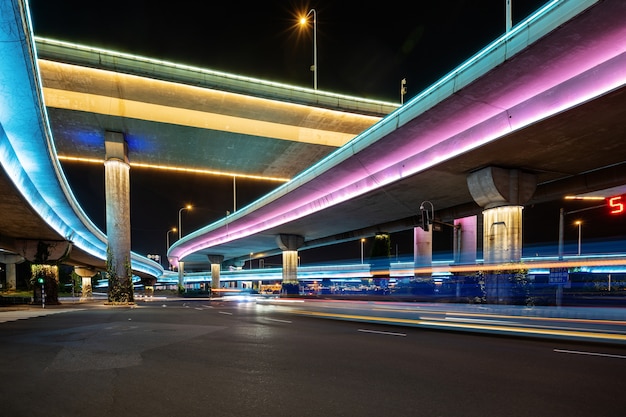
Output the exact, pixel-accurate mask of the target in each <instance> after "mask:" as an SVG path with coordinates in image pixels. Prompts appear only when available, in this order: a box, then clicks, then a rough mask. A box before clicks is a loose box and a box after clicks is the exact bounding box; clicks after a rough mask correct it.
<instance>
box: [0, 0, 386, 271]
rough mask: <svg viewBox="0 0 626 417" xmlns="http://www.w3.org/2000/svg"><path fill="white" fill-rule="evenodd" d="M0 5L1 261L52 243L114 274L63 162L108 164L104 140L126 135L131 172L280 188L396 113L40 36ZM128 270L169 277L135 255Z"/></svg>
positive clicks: (75, 259) (23, 12) (21, 6)
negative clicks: (260, 182)
mask: <svg viewBox="0 0 626 417" xmlns="http://www.w3.org/2000/svg"><path fill="white" fill-rule="evenodd" d="M0 7H1V9H0V10H1V11H2V15H1V16H2V17H1V19H2V32H1V33H0V36H2V45H3V46H2V56H3V59H2V62H1V63H0V65H1V68H0V69H1V73H2V79H1V80H0V85H1V86H2V91H1V93H2V94H1V97H0V100H2V102H1V103H0V110H1V111H0V117H1V119H0V127H1V133H2V154H1V155H2V160H1V162H2V168H3V175H1V176H0V192H2V195H3V199H2V202H1V203H0V204H1V209H2V216H0V248H1V249H2V252H1V255H2V259H0V261H2V262H6V263H11V262H12V261H13V260H16V259H18V258H21V257H26V258H27V259H29V260H34V259H33V258H34V257H35V254H36V253H37V247H38V245H39V244H40V243H45V244H46V245H47V248H48V251H50V250H52V248H53V247H57V250H56V252H55V254H54V256H55V258H54V259H61V258H63V259H64V261H65V262H66V263H69V264H73V265H76V266H80V267H84V268H91V270H97V269H100V270H101V269H104V268H105V267H106V265H105V264H106V259H107V245H108V243H109V242H108V237H107V235H106V234H105V233H104V232H103V231H101V230H99V229H98V228H97V227H96V226H95V225H94V224H93V223H92V221H91V220H90V219H89V218H88V217H87V216H86V215H85V213H84V212H83V211H82V209H81V207H80V205H79V203H78V202H77V201H76V199H75V198H74V196H73V193H72V190H71V189H70V187H69V185H68V183H67V180H66V179H65V177H64V174H63V170H62V167H61V165H60V163H59V160H82V161H91V162H97V163H101V164H102V163H104V161H105V154H106V150H105V148H106V146H105V143H106V140H105V137H106V135H107V132H109V133H113V134H119V135H121V136H122V137H123V138H124V142H125V143H124V147H125V149H126V154H125V155H124V158H126V159H128V160H129V162H130V165H131V166H132V165H137V166H144V167H149V168H151V167H152V168H159V169H171V170H183V171H188V170H191V171H198V172H208V173H215V174H220V175H227V176H231V177H233V178H237V177H248V178H259V179H265V180H270V181H278V182H284V181H287V180H288V179H290V178H291V177H293V176H294V175H296V174H297V173H298V172H300V171H301V170H303V169H305V168H306V167H307V166H309V165H310V164H312V163H313V162H315V161H317V160H319V159H321V158H322V157H324V156H326V155H327V154H329V153H330V152H332V150H334V149H336V148H337V147H339V146H341V145H343V144H344V143H346V142H347V141H349V140H350V139H351V138H353V137H354V136H356V135H357V134H358V133H359V132H361V131H362V130H363V129H365V128H367V127H369V126H371V125H372V124H374V123H375V122H376V121H378V120H380V118H381V117H382V116H383V115H385V114H387V113H389V112H391V111H392V110H393V109H395V108H397V105H396V104H393V103H383V102H377V101H373V100H364V99H359V98H352V97H346V96H341V95H337V94H333V93H328V92H321V91H313V90H310V89H305V88H298V87H292V86H286V85H281V84H276V83H272V82H266V81H261V80H254V79H250V78H245V77H239V76H236V75H231V74H224V73H218V72H214V71H210V70H205V69H200V68H195V67H189V66H185V65H180V64H174V63H168V62H163V61H156V60H152V59H149V58H144V57H136V56H132V55H127V54H121V53H116V52H113V51H106V50H101V49H96V48H90V47H87V46H81V45H74V44H70V43H66V42H61V41H55V40H49V39H42V38H35V37H34V36H33V33H32V27H31V24H30V21H29V16H28V10H27V6H26V3H25V2H23V1H19V0H14V1H9V2H2V4H1V6H0ZM49 255H50V256H47V259H46V260H52V259H53V257H52V253H50V254H49ZM38 259H39V258H38ZM131 264H132V269H133V272H134V273H135V274H138V275H141V276H149V277H159V276H160V275H161V274H162V273H163V268H162V267H161V266H160V265H159V264H157V263H156V262H154V261H152V260H150V259H148V258H146V257H144V256H140V255H138V254H136V253H131Z"/></svg>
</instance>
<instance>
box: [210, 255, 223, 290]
mask: <svg viewBox="0 0 626 417" xmlns="http://www.w3.org/2000/svg"><path fill="white" fill-rule="evenodd" d="M209 262H211V288H213V289H215V288H219V287H220V272H221V269H222V262H224V256H223V255H209Z"/></svg>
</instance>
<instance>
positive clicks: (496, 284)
mask: <svg viewBox="0 0 626 417" xmlns="http://www.w3.org/2000/svg"><path fill="white" fill-rule="evenodd" d="M467 185H468V188H469V191H470V193H471V194H472V197H473V198H474V201H476V203H478V205H480V206H481V207H483V208H484V211H483V259H484V262H485V264H500V263H516V262H520V261H521V259H522V210H523V208H524V207H523V204H524V203H526V202H527V201H528V200H529V199H530V198H531V197H532V195H533V194H534V192H535V188H536V186H537V179H536V177H535V175H533V174H529V173H525V172H522V171H520V170H517V169H504V168H498V167H487V168H483V169H481V170H480V171H476V172H473V173H471V174H470V175H468V177H467ZM511 282H512V274H511V273H510V271H504V272H498V271H494V272H492V273H488V274H485V292H486V294H485V295H486V299H487V302H488V303H498V304H500V303H505V304H506V303H508V302H509V300H510V299H511V295H512V294H511V285H510V284H511Z"/></svg>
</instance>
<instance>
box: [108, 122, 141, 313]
mask: <svg viewBox="0 0 626 417" xmlns="http://www.w3.org/2000/svg"><path fill="white" fill-rule="evenodd" d="M105 151H106V157H105V162H104V173H105V194H106V226H107V239H108V248H107V252H108V253H107V272H108V273H109V302H116V303H131V302H133V301H134V296H133V285H132V269H131V264H130V262H131V261H130V165H129V161H128V147H127V144H126V141H125V140H124V136H123V135H122V134H121V133H119V132H106V133H105Z"/></svg>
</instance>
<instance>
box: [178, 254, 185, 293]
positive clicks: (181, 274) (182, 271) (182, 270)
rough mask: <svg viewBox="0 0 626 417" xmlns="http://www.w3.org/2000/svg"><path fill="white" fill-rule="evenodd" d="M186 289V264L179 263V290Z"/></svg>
mask: <svg viewBox="0 0 626 417" xmlns="http://www.w3.org/2000/svg"><path fill="white" fill-rule="evenodd" d="M184 287H185V263H184V262H183V261H178V289H179V291H180V289H181V288H184Z"/></svg>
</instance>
